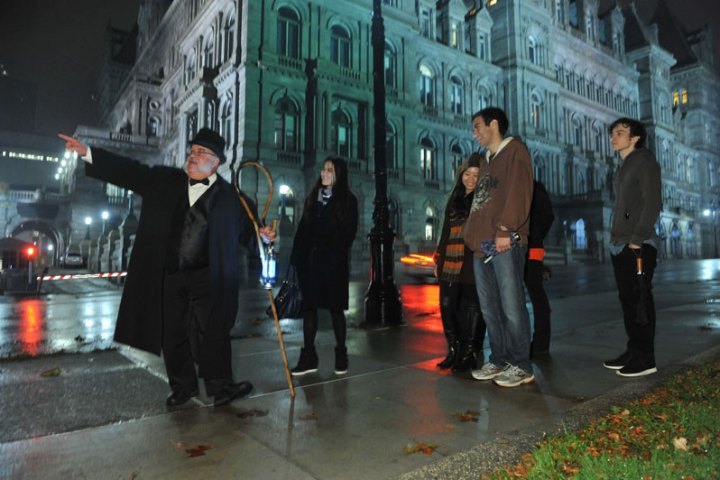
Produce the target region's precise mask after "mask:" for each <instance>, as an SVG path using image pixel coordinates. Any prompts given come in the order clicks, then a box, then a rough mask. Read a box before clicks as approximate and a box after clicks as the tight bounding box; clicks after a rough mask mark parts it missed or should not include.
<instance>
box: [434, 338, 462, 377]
mask: <svg viewBox="0 0 720 480" xmlns="http://www.w3.org/2000/svg"><path fill="white" fill-rule="evenodd" d="M459 349H460V348H459V345H458V344H457V343H449V344H448V353H447V355H446V356H445V358H444V359H443V360H442V361H441V362H439V363H437V364H436V365H435V366H436V367H438V368H439V369H441V370H447V369H448V368H451V367H452V366H453V364H454V363H455V361H456V360H457V357H458V350H459Z"/></svg>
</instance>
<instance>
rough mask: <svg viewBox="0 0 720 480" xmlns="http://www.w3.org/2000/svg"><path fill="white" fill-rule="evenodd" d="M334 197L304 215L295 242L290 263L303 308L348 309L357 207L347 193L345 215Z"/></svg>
mask: <svg viewBox="0 0 720 480" xmlns="http://www.w3.org/2000/svg"><path fill="white" fill-rule="evenodd" d="M337 207H338V205H337V204H336V203H335V197H331V198H330V201H329V202H328V204H327V205H326V206H325V207H323V206H322V204H321V203H320V202H318V203H317V205H316V207H315V209H314V212H313V213H311V214H310V215H303V217H302V220H300V225H298V229H297V232H296V233H295V239H294V241H293V252H292V255H291V263H292V264H293V265H294V266H295V269H296V271H297V275H298V282H299V284H300V290H301V291H302V295H303V307H304V308H310V309H315V308H326V309H329V310H347V308H348V286H349V284H350V247H351V246H352V242H353V240H354V239H355V234H356V233H357V223H358V207H357V200H356V199H355V196H353V195H352V194H351V193H349V194H348V199H347V207H346V209H345V212H343V214H342V215H337V214H336V212H335V210H336V208H337Z"/></svg>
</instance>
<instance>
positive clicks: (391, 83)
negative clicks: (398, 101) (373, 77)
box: [383, 42, 397, 89]
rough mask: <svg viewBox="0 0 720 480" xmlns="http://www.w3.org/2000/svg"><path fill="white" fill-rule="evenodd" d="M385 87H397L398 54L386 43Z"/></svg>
mask: <svg viewBox="0 0 720 480" xmlns="http://www.w3.org/2000/svg"><path fill="white" fill-rule="evenodd" d="M383 62H384V67H385V86H386V87H388V88H392V89H394V88H395V87H397V54H396V53H395V49H394V48H393V46H392V45H390V44H389V43H387V42H385V57H384V60H383Z"/></svg>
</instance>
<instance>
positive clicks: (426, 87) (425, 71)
mask: <svg viewBox="0 0 720 480" xmlns="http://www.w3.org/2000/svg"><path fill="white" fill-rule="evenodd" d="M420 102H421V103H422V104H423V105H425V106H426V107H434V106H435V74H434V72H433V71H432V70H431V69H430V67H428V66H427V65H425V64H422V65H420Z"/></svg>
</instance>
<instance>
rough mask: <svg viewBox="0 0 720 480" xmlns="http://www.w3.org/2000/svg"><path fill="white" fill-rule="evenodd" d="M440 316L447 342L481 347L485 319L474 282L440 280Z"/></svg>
mask: <svg viewBox="0 0 720 480" xmlns="http://www.w3.org/2000/svg"><path fill="white" fill-rule="evenodd" d="M439 283H440V318H441V319H442V324H443V331H444V333H445V337H446V338H447V340H448V343H453V342H455V341H457V342H459V343H460V345H465V346H468V345H474V346H478V347H479V348H480V349H481V348H482V341H483V340H484V339H485V321H484V320H483V318H482V314H481V313H480V301H479V300H478V295H477V289H476V288H475V285H474V284H467V283H459V282H453V283H448V282H444V281H440V282H439ZM478 344H479V345H478Z"/></svg>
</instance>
